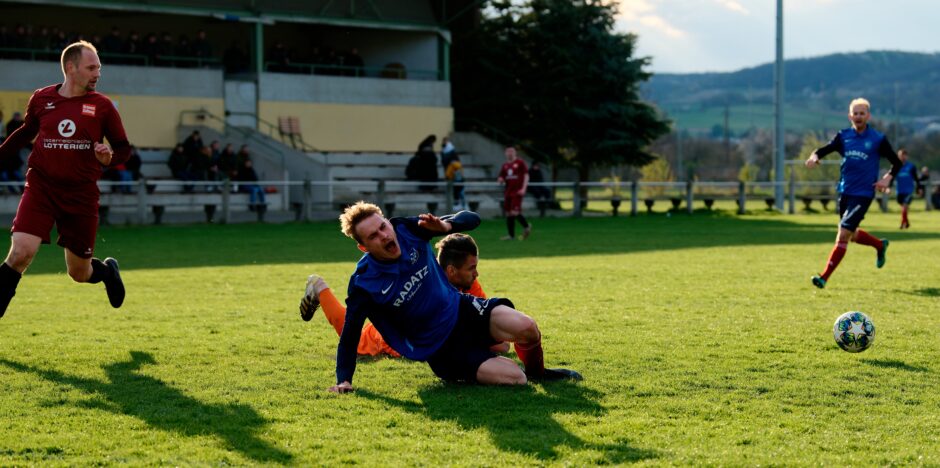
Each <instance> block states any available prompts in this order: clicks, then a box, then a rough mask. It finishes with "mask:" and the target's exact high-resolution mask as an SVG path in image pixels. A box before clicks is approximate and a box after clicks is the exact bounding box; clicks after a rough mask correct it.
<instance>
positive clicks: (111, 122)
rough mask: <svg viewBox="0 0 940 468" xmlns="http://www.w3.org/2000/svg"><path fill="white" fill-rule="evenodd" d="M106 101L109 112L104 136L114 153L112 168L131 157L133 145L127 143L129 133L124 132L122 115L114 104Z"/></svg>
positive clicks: (106, 116) (106, 117)
mask: <svg viewBox="0 0 940 468" xmlns="http://www.w3.org/2000/svg"><path fill="white" fill-rule="evenodd" d="M106 101H107V102H108V112H107V113H106V114H105V120H104V136H105V138H107V139H108V143H110V144H111V151H113V153H114V154H112V155H111V164H110V167H114V166H117V165H119V164H124V163H125V162H126V161H127V160H128V159H129V158H130V157H131V145H130V143H129V142H128V141H127V133H126V132H125V131H124V123H123V122H121V114H119V113H118V111H117V108H115V107H114V103H112V102H111V100H110V99H106Z"/></svg>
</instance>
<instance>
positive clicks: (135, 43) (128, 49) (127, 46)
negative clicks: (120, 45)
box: [123, 31, 143, 55]
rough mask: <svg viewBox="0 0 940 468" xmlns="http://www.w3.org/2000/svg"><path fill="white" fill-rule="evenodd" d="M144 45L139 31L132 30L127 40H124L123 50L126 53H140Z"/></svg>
mask: <svg viewBox="0 0 940 468" xmlns="http://www.w3.org/2000/svg"><path fill="white" fill-rule="evenodd" d="M142 46H143V44H142V43H141V41H140V34H138V33H137V31H131V32H130V34H128V35H127V41H125V42H124V50H123V52H124V53H125V54H131V55H140V54H141V53H143V51H142V50H141V47H142Z"/></svg>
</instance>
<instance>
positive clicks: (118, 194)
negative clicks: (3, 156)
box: [0, 179, 940, 224]
mask: <svg viewBox="0 0 940 468" xmlns="http://www.w3.org/2000/svg"><path fill="white" fill-rule="evenodd" d="M239 184H240V183H239V182H235V181H182V180H148V179H141V180H139V181H135V182H112V181H100V182H99V183H98V185H99V188H100V189H101V192H102V197H101V207H102V210H103V211H102V213H101V215H102V222H105V223H106V222H107V216H108V215H109V214H114V213H119V212H120V213H124V214H130V218H129V219H128V221H127V222H130V223H137V224H146V223H148V222H149V220H151V215H152V219H153V222H155V223H159V222H161V218H162V216H163V214H164V213H165V212H166V211H168V210H169V209H170V208H173V209H176V210H177V211H184V212H189V213H198V212H201V211H204V212H205V214H206V221H207V222H221V223H228V222H232V221H233V219H234V214H235V213H237V212H247V211H249V209H251V211H254V212H255V213H254V215H255V216H256V217H257V220H258V221H264V220H265V219H264V216H265V214H270V213H272V212H278V213H280V214H281V219H293V220H297V221H307V220H312V219H316V218H318V216H317V214H318V213H319V214H321V215H322V216H319V218H323V219H326V218H332V217H335V213H336V212H337V211H339V210H341V209H342V207H344V206H346V205H349V204H351V203H354V202H355V201H358V200H367V201H371V202H373V203H376V204H377V205H379V206H380V207H382V208H383V209H385V211H386V215H388V216H392V215H393V213H394V212H395V211H396V210H398V211H401V210H403V209H407V210H410V211H409V212H408V213H407V214H415V213H418V212H423V211H425V210H426V211H428V212H432V213H444V212H450V211H452V209H453V207H454V205H455V202H456V199H455V198H454V183H453V182H450V181H447V182H418V181H386V180H358V181H310V180H292V181H291V180H263V181H257V182H249V183H247V184H248V185H258V186H260V187H262V188H263V189H265V191H266V197H267V198H266V202H265V203H264V204H260V203H257V204H256V205H259V206H255V207H254V209H252V208H253V207H252V204H251V203H250V202H249V200H247V199H246V198H247V197H248V195H247V194H246V193H245V192H244V191H239V190H238V188H239ZM241 184H242V185H244V184H245V183H241ZM461 185H462V186H463V188H464V194H465V197H466V201H467V202H468V203H467V205H468V208H469V209H471V210H474V211H476V210H481V211H487V212H489V213H490V214H493V213H498V212H499V211H500V210H501V200H502V197H503V186H502V185H500V184H497V183H495V182H465V183H463V184H461ZM778 185H781V184H778V183H776V182H756V183H744V182H695V181H692V182H640V181H632V182H622V183H618V184H611V183H608V182H545V183H532V184H530V186H531V187H544V188H546V189H548V190H549V192H550V193H552V195H551V196H550V197H546V198H539V199H536V200H535V207H536V208H537V209H538V211H539V213H540V215H541V216H545V215H546V214H547V213H548V212H551V213H552V214H553V215H568V216H574V217H579V216H583V215H584V214H585V213H586V212H592V213H595V214H603V213H612V214H613V215H614V216H617V215H618V214H620V213H621V212H622V213H624V214H627V213H629V214H630V215H631V216H635V215H637V214H639V213H640V211H641V210H643V209H645V210H646V211H647V212H653V211H654V208H657V207H665V210H666V211H669V212H682V211H685V212H686V213H689V214H693V213H694V212H695V211H696V205H698V208H699V209H702V208H704V209H706V210H711V209H712V208H713V206H715V203H716V202H717V201H722V200H724V201H734V202H735V204H736V207H735V208H736V212H737V213H739V214H745V213H747V212H748V210H749V209H750V210H763V209H766V210H774V206H775V201H776V200H774V199H773V193H774V189H775V188H776V187H777V186H778ZM782 185H784V186H785V193H786V194H787V202H788V205H789V206H788V209H787V210H786V211H787V212H789V213H791V214H792V213H795V212H796V204H797V202H798V201H802V202H803V203H804V204H805V207H804V210H810V203H814V202H822V201H827V202H831V203H833V206H832V208H831V211H835V210H836V207H835V202H836V199H837V195H835V194H832V195H827V194H825V193H822V194H817V195H800V196H797V195H796V192H797V191H798V190H802V189H807V190H808V189H812V188H815V189H817V190H821V189H826V188H832V186H833V184H831V183H828V182H825V183H821V182H802V183H799V182H784V183H783V184H782ZM187 186H189V187H193V190H192V191H190V192H187V191H185V187H187ZM420 187H423V188H424V189H426V190H422V189H421V188H420ZM22 188H23V183H22V182H0V213H6V214H12V213H14V212H15V211H16V208H17V206H18V202H19V196H18V193H20V192H21V191H22ZM291 188H299V189H300V190H301V193H302V194H303V195H302V197H301V198H300V201H295V202H291V201H290V200H289V198H288V196H287V194H288V193H289V190H290V189H291ZM318 188H326V189H328V190H315V189H318ZM337 189H342V190H337ZM926 191H927V196H926V197H925V201H924V208H925V210H926V211H931V210H932V209H934V208H936V207H937V206H936V205H932V202H933V203H936V204H937V205H940V185H938V183H937V182H933V183H929V185H928V186H927V187H926ZM934 192H936V193H934ZM322 194H330V195H322ZM931 198H934V200H931ZM529 199H530V200H531V197H530V198H529ZM891 199H892V196H891V195H888V194H883V195H880V196H879V197H878V198H877V201H878V202H879V207H880V208H881V210H883V211H887V210H888V207H889V201H890V200H891ZM605 202H606V203H609V205H610V209H607V208H605V205H604V203H605ZM657 204H658V205H657ZM621 206H623V210H621ZM827 206H828V205H827ZM827 206H824V208H823V209H824V210H829V209H830V208H828V207H827ZM657 209H658V210H659V212H663V211H664V210H663V208H657ZM243 218H244V217H243Z"/></svg>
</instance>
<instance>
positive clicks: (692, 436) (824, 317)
mask: <svg viewBox="0 0 940 468" xmlns="http://www.w3.org/2000/svg"><path fill="white" fill-rule="evenodd" d="M897 218H898V215H897V213H892V214H881V213H870V214H869V216H868V218H867V219H866V220H865V222H864V223H863V226H864V227H865V228H866V229H867V230H869V231H870V232H872V233H873V234H875V235H878V236H880V237H889V238H890V239H891V240H892V243H891V247H890V250H889V253H888V263H887V265H886V266H885V268H884V269H882V270H877V269H875V266H874V262H875V253H874V251H873V250H872V249H870V248H868V247H862V246H858V245H851V246H850V247H849V252H848V254H847V256H846V258H845V260H844V261H843V263H842V265H841V266H840V268H839V270H838V271H837V272H836V274H835V275H834V276H833V277H832V279H831V280H830V283H829V287H828V289H825V290H817V289H815V288H814V287H812V286H811V284H810V281H809V278H810V276H811V275H812V274H814V273H816V272H817V271H818V269H820V268H821V267H822V266H823V263H824V261H825V259H826V256H827V255H828V253H829V250H830V248H831V244H832V240H833V238H834V233H835V221H836V220H835V217H834V216H833V215H832V214H831V213H829V214H815V215H796V216H785V215H777V214H773V213H770V214H753V215H747V216H741V217H739V216H734V215H730V214H728V213H727V212H718V213H712V214H702V213H697V214H696V215H694V216H688V215H685V214H680V213H677V214H674V215H672V216H671V217H666V216H665V215H663V214H656V215H641V216H638V217H636V218H628V217H619V218H609V217H604V218H585V219H537V218H536V219H533V221H534V226H535V231H534V234H533V236H532V237H531V238H530V239H529V240H528V241H526V242H513V243H506V242H500V241H498V240H496V239H498V237H499V236H500V235H502V233H503V230H504V224H503V222H502V221H501V220H488V221H486V222H485V223H484V224H483V226H481V227H480V228H479V229H478V230H477V231H476V232H475V237H476V238H477V240H478V242H479V244H480V247H481V250H482V257H481V265H480V272H481V277H480V279H481V281H482V283H483V285H484V288H485V289H486V290H487V292H488V293H489V294H490V295H491V296H505V297H509V298H512V299H513V301H514V302H515V303H516V305H517V306H518V307H519V308H520V309H521V310H523V311H525V312H527V313H529V314H531V315H532V316H534V317H535V318H536V319H537V320H538V321H539V324H540V327H541V329H542V332H543V335H544V345H545V352H546V360H547V362H548V364H549V365H550V366H566V367H571V368H574V369H577V370H579V371H580V372H582V373H583V374H584V376H585V380H584V381H583V382H580V383H550V384H544V385H541V384H533V385H529V386H526V387H523V388H484V387H479V386H472V385H447V384H443V383H441V382H440V381H438V380H437V379H436V378H435V377H434V376H433V374H432V373H431V371H430V370H429V368H428V367H427V365H425V364H423V363H416V362H409V361H404V360H393V359H375V360H363V361H361V362H360V364H359V367H358V370H357V373H356V380H355V382H354V383H355V384H356V386H357V389H358V391H357V392H356V393H354V394H350V395H334V394H331V393H328V392H327V391H326V390H325V389H326V388H327V387H328V386H330V385H331V384H333V383H334V364H335V360H334V354H335V347H336V342H337V337H336V334H335V333H334V332H333V330H332V328H331V327H329V326H328V325H327V324H326V321H325V320H324V319H323V317H322V316H321V314H320V313H318V314H317V316H315V317H314V319H313V321H311V322H309V323H305V322H302V321H301V320H300V318H299V316H298V313H297V303H298V300H299V298H300V295H301V293H302V288H303V284H304V280H305V277H306V275H307V274H308V273H310V272H313V271H316V272H319V273H321V274H322V275H323V276H325V278H326V279H327V280H328V282H330V283H331V284H332V285H334V286H335V290H336V291H337V292H338V294H339V295H342V294H343V293H344V292H345V287H346V281H347V279H348V277H349V274H350V273H351V272H352V269H353V262H354V261H355V260H356V259H357V258H358V251H357V250H356V249H355V247H354V245H353V243H352V242H351V241H349V240H348V239H345V238H343V237H341V235H340V234H339V232H338V228H337V226H336V223H333V222H330V223H313V224H286V225H230V226H160V227H119V228H108V229H105V230H103V231H102V232H101V233H100V237H99V242H98V246H97V247H98V252H99V253H100V254H101V255H102V256H107V255H113V256H116V257H118V258H119V259H120V260H121V265H122V267H123V268H122V272H123V276H124V279H125V282H126V284H127V287H128V291H129V293H128V298H127V301H126V303H125V305H124V307H123V308H122V309H120V310H119V311H114V310H112V309H110V307H109V306H108V304H107V299H106V297H105V294H104V291H103V288H102V287H101V286H100V285H99V286H89V285H79V284H74V283H72V282H71V281H70V280H69V279H68V277H67V275H66V274H65V272H64V262H63V261H62V252H61V250H60V249H59V248H57V247H44V248H43V250H42V251H41V252H40V254H39V257H38V258H37V260H36V262H35V263H34V265H33V266H32V268H31V269H30V271H29V272H28V274H27V275H26V276H25V277H24V279H23V280H22V282H21V283H20V287H19V290H18V295H17V296H16V298H15V299H14V301H13V304H12V305H11V307H10V310H9V311H8V312H7V315H6V317H4V318H3V319H2V320H0V381H2V382H3V385H2V387H0V388H2V389H3V391H2V392H0V415H2V417H0V465H3V466H9V465H34V464H42V465H78V466H84V465H98V464H134V465H255V464H292V465H302V466H309V465H337V464H359V465H365V466H375V465H379V466H403V465H405V466H407V465H425V466H428V465H430V466H435V465H458V466H528V465H576V466H577V465H589V464H633V463H637V464H644V465H732V466H740V465H750V466H756V465H810V464H813V465H890V464H901V465H907V464H915V465H919V464H923V465H938V464H940V448H938V447H937V445H936V441H937V439H938V437H940V410H938V407H940V393H938V392H937V388H938V387H940V364H938V359H937V358H938V356H940V339H938V336H937V335H938V333H937V330H940V312H938V309H940V307H938V306H940V269H938V268H937V259H938V258H940V213H937V212H932V213H924V212H921V211H915V212H914V214H913V217H912V223H913V226H914V228H913V229H912V230H909V231H898V230H897V224H898V219H897ZM847 310H862V311H865V312H866V313H868V314H869V315H870V316H871V317H872V319H873V320H874V322H875V324H876V326H877V339H876V342H875V345H874V347H873V348H872V349H870V350H868V351H866V352H864V353H861V354H849V353H846V352H843V351H841V350H839V349H838V348H837V346H836V345H835V343H834V342H833V339H832V324H833V321H834V320H835V318H836V317H837V316H838V315H839V314H841V313H842V312H844V311H847Z"/></svg>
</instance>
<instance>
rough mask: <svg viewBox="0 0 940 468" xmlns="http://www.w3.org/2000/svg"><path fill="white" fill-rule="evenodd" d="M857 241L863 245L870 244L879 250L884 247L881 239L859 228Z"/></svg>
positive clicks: (856, 232) (856, 236)
mask: <svg viewBox="0 0 940 468" xmlns="http://www.w3.org/2000/svg"><path fill="white" fill-rule="evenodd" d="M855 243H856V244H862V245H870V246H872V247H874V248H876V249H878V250H881V249H882V248H884V244H883V243H882V242H881V239H879V238H877V237H875V236H873V235H871V234H869V233H867V232H865V231H863V230H861V229H858V230H856V231H855Z"/></svg>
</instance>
